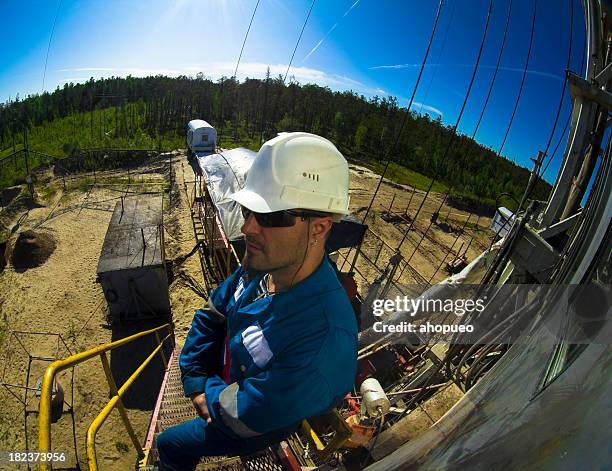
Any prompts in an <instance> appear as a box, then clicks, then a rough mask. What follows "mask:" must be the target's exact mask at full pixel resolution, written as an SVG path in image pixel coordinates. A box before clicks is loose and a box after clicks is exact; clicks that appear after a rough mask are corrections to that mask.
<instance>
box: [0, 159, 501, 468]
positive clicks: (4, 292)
mask: <svg viewBox="0 0 612 471" xmlns="http://www.w3.org/2000/svg"><path fill="white" fill-rule="evenodd" d="M169 162H171V164H170V163H169ZM169 165H171V166H172V172H170V170H169ZM171 175H172V178H171ZM95 178H96V181H95V185H87V184H86V183H94V182H92V181H91V179H90V178H89V177H87V178H86V177H83V178H81V179H80V180H74V181H69V182H67V189H66V190H64V187H63V182H62V180H61V179H58V178H57V177H53V176H52V175H51V173H50V171H47V172H46V173H44V172H43V173H42V174H41V175H39V183H40V184H39V186H37V192H38V193H37V197H36V201H37V203H36V204H32V202H29V203H28V202H24V199H23V198H22V197H18V198H16V199H15V200H13V202H12V203H11V204H10V205H9V206H8V207H6V208H5V209H4V210H3V211H2V212H0V228H1V226H4V227H5V228H6V229H8V230H12V231H13V232H14V234H13V235H12V237H11V242H13V241H14V240H15V238H16V236H17V235H18V234H19V233H20V232H22V231H25V230H28V229H33V230H35V231H38V232H40V233H44V234H47V235H49V236H50V237H52V238H53V239H54V240H55V242H56V246H57V247H56V249H55V251H54V252H53V253H52V254H51V256H50V257H49V259H48V260H47V261H46V262H45V263H44V264H42V265H41V266H38V267H36V268H31V269H27V270H16V269H15V268H14V267H13V266H12V265H10V264H9V265H8V266H7V267H6V268H5V270H4V271H3V272H1V273H0V322H1V323H2V328H3V332H4V338H3V339H1V340H2V344H3V345H2V352H3V353H2V356H0V361H2V364H1V365H0V367H1V368H2V370H4V373H3V375H4V376H3V382H5V383H10V384H14V385H21V386H23V385H25V384H26V380H27V381H28V384H29V387H31V388H34V385H35V383H36V381H37V379H38V378H40V377H41V375H42V373H43V371H44V368H45V366H46V365H47V364H48V362H46V361H39V360H34V361H32V362H31V364H30V369H29V371H28V358H29V357H28V355H30V356H38V357H53V358H58V357H65V356H67V355H68V350H69V351H70V352H71V353H76V352H80V351H84V350H87V349H90V348H92V347H95V346H98V345H101V344H104V343H107V342H110V341H111V340H116V339H117V338H120V336H119V334H120V333H118V332H116V331H113V329H112V328H111V327H110V325H109V324H108V322H107V317H106V302H105V299H104V296H103V293H102V289H101V287H100V285H99V284H98V283H97V282H96V267H97V263H98V259H99V257H100V250H101V247H102V243H103V241H104V236H105V234H106V230H107V227H108V223H109V221H110V218H111V215H112V211H113V208H114V206H115V204H116V202H117V201H119V200H120V198H121V197H122V196H123V197H130V196H134V195H135V194H137V193H139V192H143V191H148V192H156V191H157V192H163V190H164V189H167V190H168V192H167V193H163V194H164V201H165V212H164V227H165V249H166V259H167V267H168V269H169V270H168V271H169V274H170V275H169V278H170V279H169V282H170V301H171V306H172V315H173V321H174V330H175V334H176V342H177V344H178V345H180V344H182V342H183V340H184V338H185V336H186V334H187V331H188V330H189V326H190V324H191V319H192V317H193V312H194V309H196V308H197V307H198V306H200V305H201V303H202V298H201V297H200V296H199V295H198V294H197V291H200V292H201V291H205V290H204V288H203V287H202V284H203V276H202V271H201V267H200V262H199V260H198V258H197V255H194V256H192V257H189V258H186V259H184V256H185V255H186V254H188V253H189V252H190V251H191V249H193V247H194V245H195V238H194V232H193V227H192V222H191V215H190V208H189V203H188V201H189V196H190V195H191V190H192V185H191V181H192V180H193V173H192V170H191V168H190V167H189V165H188V164H187V159H186V157H185V156H184V155H183V154H180V153H178V152H177V153H174V154H173V155H170V156H165V157H164V158H163V159H160V160H159V161H158V162H156V163H152V164H148V165H147V166H143V167H142V168H140V169H139V170H138V172H132V173H131V175H130V183H131V184H130V185H126V184H125V183H126V182H125V181H123V180H122V179H125V173H122V172H119V171H114V172H106V173H104V174H98V175H96V176H95ZM378 178H379V177H378V176H377V175H376V174H374V173H373V172H371V171H370V170H368V169H366V168H363V167H359V166H356V165H351V166H350V192H351V206H350V208H351V210H352V211H353V213H354V214H355V215H356V216H357V217H358V218H360V219H361V218H362V217H363V215H364V214H365V212H364V211H365V208H366V207H367V206H368V205H369V203H370V200H371V198H372V195H373V193H374V190H375V188H376V185H377V184H378ZM105 182H107V183H105ZM394 195H395V199H394V201H393V206H392V209H393V211H396V212H398V213H402V214H404V213H405V214H407V215H408V216H414V214H415V213H416V211H417V208H418V207H419V205H420V204H421V202H422V200H423V197H424V192H422V191H413V190H412V189H410V188H408V187H402V186H400V185H396V184H394V183H391V182H388V181H386V182H385V183H384V184H383V185H382V186H381V188H380V191H379V193H378V196H377V198H376V200H375V201H374V204H373V206H372V210H371V211H370V213H369V216H368V218H367V224H368V225H369V227H370V229H371V230H372V232H373V233H374V234H376V236H378V238H377V237H376V236H374V235H373V234H371V233H370V234H368V235H367V236H366V239H365V242H364V246H363V253H364V254H365V257H364V256H360V258H359V259H358V262H357V264H356V268H357V270H358V271H359V273H358V274H357V275H356V280H357V282H358V284H363V283H364V282H365V281H367V282H368V283H369V282H371V281H372V280H373V279H374V278H375V277H376V276H377V275H378V274H379V273H380V270H384V268H385V267H386V265H387V262H388V259H389V257H390V255H391V254H392V253H393V251H394V250H395V249H396V247H397V245H398V244H399V242H400V240H401V239H402V237H403V235H404V232H402V230H401V229H402V226H401V225H399V226H396V225H393V224H391V223H388V222H385V221H384V220H383V219H382V218H381V214H382V212H383V211H385V210H388V209H389V207H390V205H391V201H392V199H393V198H394ZM441 201H442V195H439V194H432V195H430V196H429V198H428V199H427V200H426V201H425V203H424V206H423V209H422V210H421V213H420V216H419V219H418V221H417V222H416V224H415V230H412V231H410V232H409V233H408V235H407V236H406V240H405V241H404V243H403V244H402V247H401V253H402V256H403V257H404V258H405V259H410V265H411V266H412V268H413V270H412V271H407V272H406V273H405V274H404V275H403V278H401V281H402V282H403V283H414V282H415V281H416V280H417V279H419V280H420V279H425V280H429V279H430V278H433V281H439V280H441V279H443V278H445V277H446V276H447V274H446V273H445V272H444V269H443V267H442V268H440V269H437V268H438V267H439V266H440V265H441V264H442V263H443V262H448V261H450V260H451V259H452V258H454V256H455V255H456V254H457V252H458V250H459V248H460V246H461V244H462V243H463V244H465V245H464V247H463V248H464V249H465V247H466V246H467V244H468V243H469V244H470V245H469V249H468V250H467V256H468V261H470V260H472V259H473V258H474V257H475V256H476V255H478V254H479V253H480V252H482V250H483V248H484V247H485V246H488V244H489V241H490V237H491V233H490V231H488V230H487V227H488V225H489V224H490V219H488V218H484V217H480V218H478V217H477V216H476V215H471V216H470V214H469V213H467V212H465V211H459V210H456V209H454V208H450V207H449V206H447V205H444V206H443V207H442V209H441V211H440V217H439V221H442V222H447V223H448V224H449V225H450V226H451V227H453V228H454V230H455V232H445V231H444V230H443V229H442V228H441V227H440V226H438V225H432V226H431V228H430V229H429V231H428V236H427V237H425V238H424V240H423V242H422V244H421V245H420V247H419V249H418V250H416V252H415V250H414V249H415V247H416V245H417V244H418V241H419V239H421V236H422V234H423V232H424V231H425V230H426V229H427V227H428V226H429V222H430V216H431V214H432V212H434V211H435V210H436V209H437V207H438V206H439V204H440V203H441ZM468 217H470V219H469V222H470V223H473V225H472V224H470V225H468V226H466V228H465V232H464V233H463V234H459V231H457V229H458V228H460V227H461V226H462V224H463V223H464V222H465V221H466V219H467V218H468ZM404 227H407V226H406V225H404ZM472 238H473V240H472V242H470V239H472ZM381 240H382V241H384V242H386V243H387V244H388V245H389V247H391V248H383V250H382V252H381V251H380V247H381V243H382V242H381ZM451 247H453V249H454V250H453V251H452V252H451V253H450V254H449V255H448V256H447V257H446V258H445V255H446V253H447V252H448V251H449V249H450V248H451ZM379 252H380V254H378V253H379ZM413 252H414V255H413V254H412V253H413ZM354 253H355V252H354V251H352V252H351V254H350V255H349V261H352V259H353V256H354ZM344 254H345V255H346V251H344ZM377 254H378V256H377ZM366 257H367V258H366ZM367 259H370V260H371V262H372V263H370V262H368V261H367ZM374 262H375V263H374ZM338 265H339V267H340V266H341V265H342V258H340V260H339V264H338ZM349 266H350V265H348V264H347V266H346V267H345V270H346V269H347V268H348V267H349ZM376 267H378V268H376ZM415 273H417V274H418V276H417V275H415ZM9 330H15V331H23V332H30V333H24V334H11V335H9V334H8V333H7V332H8V331H9ZM138 330H142V327H139V326H135V327H134V328H133V331H134V332H135V331H138ZM31 332H42V333H43V334H31ZM58 335H59V336H61V338H60V337H59V336H58ZM141 347H142V350H143V351H144V346H143V345H139V347H138V348H141ZM148 347H149V349H148V350H147V354H148V352H149V351H150V350H151V348H152V347H151V345H149V346H148ZM138 353H139V355H140V356H142V355H144V353H143V352H141V351H139V352H138ZM145 356H146V355H145ZM119 358H120V357H115V358H113V357H112V356H111V365H113V364H114V365H118V364H119V363H121V361H120V360H119ZM113 360H115V361H114V362H113ZM151 368H152V370H153V373H156V372H159V370H160V368H163V365H162V364H161V361H158V362H157V364H156V365H153V366H151ZM113 372H114V373H115V370H113ZM120 376H121V375H120ZM59 381H60V383H61V385H62V386H63V387H64V390H65V394H66V396H65V399H66V401H67V403H68V404H72V405H73V406H74V410H75V414H74V417H75V428H76V438H77V450H78V453H79V456H78V459H79V461H80V463H81V467H83V468H86V457H85V444H84V442H85V434H86V430H87V427H88V426H89V424H90V423H91V422H92V420H93V419H94V417H95V416H96V415H97V414H98V413H99V411H100V410H101V409H102V407H103V406H104V404H105V403H106V402H107V400H108V388H107V386H106V380H105V378H104V373H103V370H102V368H101V365H100V362H99V360H98V359H93V360H90V361H89V362H87V363H84V364H82V365H80V366H78V367H76V368H75V372H74V398H72V397H71V394H70V383H71V381H70V373H69V372H65V373H62V374H61V375H60V377H59ZM141 383H143V384H141V385H140V386H138V387H137V386H136V385H135V386H134V389H135V390H136V391H135V393H134V394H133V395H132V399H133V400H132V401H131V403H133V404H134V405H135V406H133V407H130V405H129V404H127V402H128V401H127V400H126V407H128V415H129V417H130V419H131V421H132V424H133V426H134V430H135V432H136V435H137V437H139V439H140V440H141V441H144V435H145V433H146V429H147V426H148V422H149V419H150V415H151V407H152V403H151V401H152V400H153V401H154V398H155V396H156V394H157V392H158V388H159V385H158V384H149V383H147V379H146V378H142V381H141ZM137 384H138V383H137ZM0 391H1V392H0V400H2V404H3V407H2V408H0V450H15V451H17V450H19V451H23V450H25V449H26V434H25V433H24V430H27V436H28V445H29V448H30V449H36V440H37V435H38V430H37V418H38V416H37V414H36V409H37V403H38V400H37V398H36V397H35V391H34V390H33V389H32V390H28V391H27V395H25V397H26V401H27V402H28V406H27V410H28V411H31V412H28V413H27V420H26V419H25V418H24V407H23V404H22V403H21V402H20V399H23V398H24V394H25V390H23V389H20V388H16V387H8V388H7V387H4V388H1V389H0ZM15 395H16V396H17V397H15ZM135 396H136V397H135ZM140 399H141V400H140ZM145 399H146V400H145ZM26 422H27V426H26V425H25V424H26ZM72 440H73V439H72V422H71V418H70V415H69V414H64V415H63V417H62V418H61V419H60V421H59V422H58V423H57V424H54V425H53V426H52V444H53V445H52V446H53V449H54V450H55V451H64V452H66V456H67V461H66V463H65V465H66V469H71V468H70V466H74V465H75V463H76V459H77V458H76V457H75V454H74V451H73V450H74V445H73V442H72ZM96 444H97V456H98V462H99V463H100V468H101V469H102V470H125V469H132V468H133V466H134V462H135V459H136V453H135V452H134V449H133V447H132V445H131V443H130V440H129V438H128V436H127V434H126V433H125V430H124V428H123V424H122V422H121V420H120V418H119V414H118V413H117V411H114V412H113V413H112V414H111V415H110V417H109V419H108V420H107V421H106V423H105V424H104V426H103V427H102V429H101V431H100V432H99V434H98V438H97V441H96ZM2 466H4V465H2ZM2 469H10V468H4V467H2ZM14 469H27V468H26V467H25V466H23V467H21V468H18V467H14Z"/></svg>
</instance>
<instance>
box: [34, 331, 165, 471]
mask: <svg viewBox="0 0 612 471" xmlns="http://www.w3.org/2000/svg"><path fill="white" fill-rule="evenodd" d="M163 329H167V330H168V334H167V335H166V336H165V337H164V338H163V339H162V338H161V337H160V331H162V330H163ZM150 334H154V335H155V339H156V340H157V347H156V348H155V349H154V350H153V351H152V352H151V354H150V355H149V356H148V357H147V358H146V359H145V360H144V361H143V362H142V363H141V365H140V366H139V367H138V368H137V369H136V370H135V371H134V372H133V373H132V374H131V375H130V377H129V378H128V379H127V380H126V381H125V383H123V385H122V386H121V387H120V388H119V389H117V385H116V384H115V380H114V378H113V374H112V372H111V368H110V363H109V361H108V357H107V356H106V352H108V351H110V350H113V349H115V348H118V347H121V346H123V345H126V344H128V343H130V342H132V341H134V340H136V339H139V338H141V337H144V336H146V335H150ZM168 339H172V330H171V325H170V324H164V325H161V326H159V327H156V328H154V329H150V330H145V331H143V332H139V333H137V334H134V335H130V336H128V337H125V338H123V339H120V340H116V341H114V342H110V343H107V344H105V345H101V346H99V347H95V348H92V349H91V350H87V351H85V352H82V353H77V354H76V355H72V356H70V357H68V358H65V359H63V360H57V361H54V362H53V363H51V364H50V365H49V366H48V367H47V369H46V370H45V374H44V377H43V382H42V388H41V396H40V408H39V417H38V425H39V432H38V433H39V435H38V448H39V452H40V453H49V452H51V392H52V386H53V382H54V380H55V377H56V375H57V374H58V373H60V372H61V371H63V370H66V369H68V368H72V367H74V366H75V365H77V364H79V363H83V362H85V361H87V360H91V359H92V358H95V357H98V356H99V357H100V360H101V362H102V368H103V369H104V374H105V376H106V380H107V382H108V386H109V389H110V394H111V399H110V400H109V402H108V403H107V404H106V406H104V408H103V409H102V411H101V412H100V413H99V414H98V416H97V417H96V418H95V419H94V420H93V422H92V423H91V425H90V426H89V429H88V430H87V462H88V465H89V469H90V471H97V469H98V462H97V459H96V443H95V439H96V433H97V432H98V430H99V429H100V427H102V425H103V424H104V421H105V420H106V419H107V418H108V416H109V414H110V413H111V412H112V410H113V409H114V408H115V407H117V408H118V409H119V414H120V416H121V420H122V421H123V424H124V425H125V428H126V430H127V433H128V435H129V436H130V439H131V440H132V443H133V445H134V447H135V448H136V451H137V453H138V457H139V458H143V457H144V452H143V449H142V446H141V445H140V442H139V441H138V438H137V437H136V434H135V432H134V429H133V428H132V425H131V423H130V420H129V418H128V416H127V412H126V409H125V406H124V405H123V401H122V397H123V395H124V394H125V392H126V391H127V390H128V389H129V388H130V386H131V385H132V384H133V383H134V381H135V380H136V379H137V378H138V376H140V374H141V373H142V371H143V370H144V369H145V368H146V367H147V365H149V363H151V361H152V360H153V358H155V356H156V355H157V354H158V353H160V355H161V358H162V361H163V362H164V366H165V367H166V368H167V366H168V363H167V360H166V356H165V354H164V351H163V346H164V343H165V342H166V340H168ZM39 470H40V471H50V470H51V464H50V463H48V462H43V463H41V464H40V466H39Z"/></svg>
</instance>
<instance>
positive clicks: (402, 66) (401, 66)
mask: <svg viewBox="0 0 612 471" xmlns="http://www.w3.org/2000/svg"><path fill="white" fill-rule="evenodd" d="M421 65H422V64H390V65H375V66H372V67H368V70H384V69H391V70H394V69H413V68H420V67H421ZM425 67H426V68H428V67H467V68H471V69H473V68H474V64H471V65H470V64H425ZM479 68H480V69H491V70H492V69H495V66H492V65H482V64H481V65H479ZM499 70H503V71H507V72H517V73H520V74H522V73H523V70H524V69H521V68H519V67H505V66H500V67H499ZM527 74H530V75H538V76H540V77H546V78H550V79H553V80H559V81H563V80H565V78H564V76H563V75H560V74H552V73H550V72H543V71H541V70H527Z"/></svg>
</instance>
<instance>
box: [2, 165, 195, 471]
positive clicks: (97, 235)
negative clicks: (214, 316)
mask: <svg viewBox="0 0 612 471" xmlns="http://www.w3.org/2000/svg"><path fill="white" fill-rule="evenodd" d="M182 162H184V159H183V157H182V156H177V157H175V159H174V162H173V164H172V165H173V168H174V170H175V171H174V174H175V175H176V184H175V185H174V187H173V188H172V191H171V193H170V195H169V197H167V198H166V202H167V203H171V204H167V206H169V207H168V211H166V213H165V214H164V226H165V227H166V259H167V260H168V261H169V265H171V266H172V273H173V275H174V276H173V278H174V279H173V280H172V284H171V286H170V297H171V304H172V311H173V315H174V321H175V329H176V337H177V341H178V342H182V339H184V337H185V335H186V332H187V330H188V329H189V325H190V323H191V317H192V316H193V311H194V309H195V308H196V307H197V306H199V305H200V304H201V298H200V297H199V296H198V295H197V294H195V293H194V291H193V290H192V289H190V288H189V287H188V285H187V284H186V283H185V281H184V277H185V275H189V280H190V281H191V283H194V282H195V283H200V284H201V283H202V275H201V269H200V266H199V262H198V260H197V255H196V256H193V257H191V258H188V259H187V260H185V261H180V258H181V256H183V255H185V254H186V253H188V252H189V251H190V249H191V248H192V247H193V245H194V238H193V229H192V227H191V219H190V213H189V208H188V203H187V197H186V194H185V189H184V185H183V175H184V172H183V168H182ZM187 169H188V170H189V172H191V170H190V169H189V167H187ZM168 175H169V174H168V172H167V167H164V165H161V166H157V167H156V168H153V169H151V168H143V169H142V171H141V175H140V176H141V177H142V178H145V179H146V181H148V182H157V183H163V182H164V181H167V179H168ZM107 176H108V175H107ZM103 178H104V176H103V175H98V179H103ZM131 178H133V179H136V180H138V178H139V176H138V175H134V174H132V176H131ZM98 181H100V180H98ZM45 185H46V186H45V190H44V193H45V194H46V195H50V196H49V197H48V198H45V197H44V196H43V194H39V195H38V199H39V200H40V201H41V202H42V205H41V206H42V207H38V208H33V209H30V210H29V211H24V212H22V213H17V214H15V215H14V218H13V223H16V222H17V221H20V226H19V228H18V230H17V233H18V232H19V231H22V230H26V229H35V230H36V231H39V232H42V233H46V234H49V235H50V236H51V237H53V238H54V239H55V241H56V243H57V248H56V250H55V251H54V252H53V254H52V255H51V256H50V258H49V259H48V260H47V261H46V263H44V264H43V265H41V266H39V267H36V268H32V269H28V270H25V271H16V270H15V269H14V268H13V267H12V266H11V265H9V266H8V267H7V268H6V269H5V270H4V272H2V273H1V274H0V293H1V295H0V315H1V316H0V317H1V319H2V321H3V323H4V327H5V329H6V330H8V329H11V330H18V331H26V332H36V331H39V332H49V333H53V334H60V335H61V336H62V339H63V341H65V343H66V346H67V347H68V348H69V349H70V351H71V352H72V353H76V352H78V351H83V350H86V349H89V348H92V347H95V346H98V345H100V344H103V343H107V342H110V341H111V340H115V339H116V338H118V333H117V332H113V331H112V329H110V328H109V326H108V324H107V319H106V302H105V300H104V296H103V293H102V289H101V287H100V285H99V284H98V283H96V266H97V263H98V258H99V256H100V250H101V247H102V243H103V240H104V236H105V234H106V230H107V227H108V223H109V221H110V218H111V215H112V210H113V208H114V205H115V203H116V201H117V200H118V198H120V197H121V196H122V195H123V196H126V191H125V190H127V191H128V192H131V191H139V190H141V189H142V188H144V187H139V186H129V187H128V186H125V185H112V186H109V187H104V186H99V187H94V188H92V189H91V190H89V191H87V190H88V189H86V188H83V189H73V190H71V189H70V183H69V188H68V190H67V191H63V188H62V182H61V180H60V181H58V180H56V179H50V180H49V181H47V182H45ZM160 188H161V187H160V186H159V185H154V184H148V185H147V186H146V188H145V189H147V190H156V189H157V190H159V189H160ZM121 190H123V191H121ZM128 195H129V194H128ZM128 197H129V196H128ZM4 222H5V223H6V222H7V221H6V220H5V221H4ZM9 227H12V224H11V225H9ZM14 238H15V237H14V236H13V240H14ZM176 258H179V262H177V263H172V262H173V261H174V260H175V259H176ZM137 330H140V329H139V328H137ZM17 337H18V338H15V336H14V335H10V336H9V335H7V336H6V337H5V339H4V340H5V341H4V342H3V343H4V345H3V352H4V353H3V355H2V357H1V358H2V360H1V361H2V368H3V369H4V370H5V372H4V382H8V383H11V384H15V385H25V384H26V378H27V377H28V373H27V367H28V353H29V354H30V355H32V356H41V357H56V358H57V357H65V356H66V355H67V349H66V347H64V345H63V342H61V341H60V346H61V348H59V349H58V348H57V343H58V337H57V336H56V335H50V334H46V335H31V334H18V336H17ZM9 340H10V342H9ZM20 343H21V344H23V346H22V345H21V344H20ZM7 345H8V348H9V350H8V352H7V350H6V349H7ZM26 351H27V353H26ZM148 351H149V352H150V349H149V350H148ZM7 354H8V360H7ZM147 354H148V352H147ZM159 363H160V362H158V365H155V366H154V365H152V366H151V368H152V369H157V370H159V367H160V366H161V365H160V364H159ZM47 364H48V362H43V361H33V362H32V364H31V371H30V374H29V384H30V386H31V387H32V386H34V384H35V383H36V380H37V379H38V378H40V376H41V375H42V372H43V370H44V368H45V367H46V365H47ZM111 367H112V368H113V370H115V368H114V367H113V357H112V356H111ZM114 372H115V371H114ZM60 383H61V384H62V386H63V387H64V389H65V391H66V401H67V402H68V403H72V399H71V397H70V376H69V374H66V373H64V374H62V375H61V376H60ZM137 385H138V383H136V384H135V386H134V388H135V389H137ZM145 387H146V385H145ZM10 389H11V390H12V391H13V392H14V393H15V394H17V396H19V397H20V398H23V397H24V390H23V389H17V388H10ZM1 391H2V392H0V400H2V403H3V407H2V408H0V450H25V446H26V443H25V433H24V412H23V405H22V404H21V403H20V402H19V401H18V400H17V398H15V397H14V396H13V395H12V394H11V393H10V391H9V390H8V389H7V388H2V390H1ZM137 393H138V392H137ZM152 393H153V394H152V396H153V397H154V396H155V395H156V394H157V391H152ZM107 400H108V388H107V386H106V380H105V378H104V374H103V370H102V368H101V366H100V361H99V360H97V359H93V360H90V361H88V362H87V363H84V364H82V365H80V366H78V367H77V368H75V388H74V409H75V411H76V412H75V422H76V430H77V433H76V435H77V444H78V452H79V459H80V462H81V466H82V467H84V465H85V463H86V462H85V456H84V455H85V446H84V441H85V433H86V430H87V427H88V426H89V424H90V423H91V421H92V420H93V418H94V417H95V416H96V415H97V414H98V413H99V411H100V410H101V409H102V407H103V406H104V404H105V403H106V401H107ZM27 401H28V403H29V404H28V410H29V411H33V413H29V414H28V428H27V430H28V437H29V447H30V449H36V440H37V435H38V431H37V428H38V427H37V415H36V413H35V411H36V410H37V404H38V400H37V398H36V397H34V392H33V391H29V392H28V395H27ZM134 402H135V403H136V404H137V403H138V401H134ZM150 402H151V401H149V403H148V404H147V406H150V405H151V404H150ZM128 409H129V410H128V415H129V417H130V420H131V421H132V424H133V426H134V429H135V431H136V435H137V436H138V437H139V438H143V439H144V435H145V432H146V428H147V426H148V422H149V419H150V415H151V411H150V410H140V409H139V408H138V407H136V408H129V406H128ZM149 409H150V408H149ZM52 440H53V441H52V443H53V448H54V450H59V451H65V452H66V454H67V462H66V464H67V465H72V466H74V464H75V463H76V459H75V456H74V451H73V450H74V446H73V443H72V427H71V419H70V415H69V414H64V416H63V417H62V418H61V419H60V421H59V422H58V423H57V424H54V425H53V426H52ZM96 443H97V455H98V461H99V463H100V466H101V469H103V470H106V469H108V470H115V469H117V470H125V469H132V468H133V466H134V462H135V459H136V454H135V452H134V451H133V447H132V445H131V443H130V441H129V438H128V437H127V434H126V433H125V431H124V428H123V424H122V422H121V420H120V418H119V414H118V413H117V412H116V411H115V412H113V413H112V414H111V416H110V417H109V419H108V420H107V422H106V423H105V424H104V426H103V428H102V429H101V431H100V432H99V434H98V438H97V440H96ZM2 469H6V468H2ZM15 469H27V468H26V467H25V466H23V467H22V468H19V467H15Z"/></svg>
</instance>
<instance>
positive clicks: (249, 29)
mask: <svg viewBox="0 0 612 471" xmlns="http://www.w3.org/2000/svg"><path fill="white" fill-rule="evenodd" d="M259 2H260V0H257V3H256V4H255V8H254V9H253V14H252V15H251V21H249V27H248V28H247V31H246V34H245V35H244V41H242V47H241V48H240V54H239V55H238V60H237V61H236V68H235V69H234V75H233V77H234V78H236V74H237V73H238V66H239V65H240V59H242V52H243V51H244V46H245V45H246V42H247V39H248V37H249V31H251V25H252V24H253V18H255V13H257V7H258V6H259Z"/></svg>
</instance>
